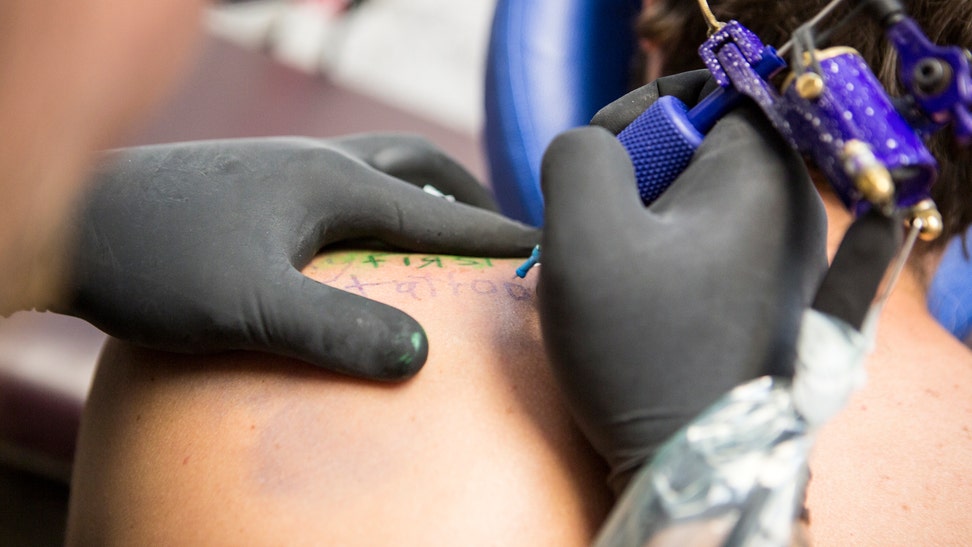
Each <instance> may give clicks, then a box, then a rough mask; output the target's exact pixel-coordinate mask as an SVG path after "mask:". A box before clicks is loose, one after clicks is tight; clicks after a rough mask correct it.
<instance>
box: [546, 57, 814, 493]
mask: <svg viewBox="0 0 972 547" xmlns="http://www.w3.org/2000/svg"><path fill="white" fill-rule="evenodd" d="M705 82H706V78H705V77H704V75H703V77H701V78H700V77H699V74H698V73H692V74H688V75H681V76H679V77H676V78H675V79H665V80H662V81H661V82H660V83H658V84H653V85H651V86H648V87H646V88H643V89H641V90H639V91H637V92H635V93H633V94H631V95H628V96H626V97H624V98H622V99H620V100H619V101H618V102H617V103H614V104H613V105H611V106H609V107H608V108H607V109H605V110H604V111H602V112H601V113H599V114H598V116H597V117H596V118H595V120H594V122H595V123H603V124H605V125H607V126H608V127H610V128H611V129H612V130H613V132H617V131H620V130H621V129H623V127H624V126H625V125H627V123H628V122H630V121H631V119H633V118H634V117H635V116H637V115H638V114H640V112H641V111H643V110H644V109H645V108H647V107H648V106H649V105H650V104H651V103H652V102H653V101H654V100H655V99H657V97H658V95H659V89H664V88H665V87H666V86H670V85H671V84H677V85H674V86H672V87H674V88H677V89H678V90H680V94H681V95H680V98H681V99H682V100H683V101H685V102H687V104H689V105H692V104H694V103H695V102H696V101H697V99H698V94H699V92H701V90H702V88H703V86H704V85H705ZM693 94H694V97H693V96H692V95H693ZM633 104H634V105H636V106H632V105H633ZM542 169H543V170H542V184H543V191H544V197H545V201H546V218H545V224H544V226H545V227H544V235H543V257H542V262H541V266H540V288H539V292H540V317H541V322H542V328H543V334H544V340H545V343H546V346H547V350H548V354H549V355H550V356H551V358H552V360H553V362H554V367H555V372H556V376H557V378H558V382H559V384H560V385H561V387H562V388H563V391H564V394H565V396H566V398H567V400H568V404H569V406H570V408H571V411H572V413H573V414H574V417H575V419H576V420H577V422H578V423H579V425H580V427H581V429H582V430H583V431H584V433H585V434H586V436H587V437H588V439H589V440H590V441H591V442H592V444H593V445H594V447H595V448H596V449H597V450H598V451H599V452H600V454H601V455H602V456H604V458H606V460H607V462H608V464H609V465H610V468H611V484H612V486H613V487H614V488H615V490H616V491H617V492H620V491H621V490H622V489H623V487H624V485H625V484H626V483H627V481H628V480H629V479H630V476H631V474H632V473H633V472H634V471H635V470H636V469H637V468H638V467H639V466H641V465H642V464H643V463H646V460H647V459H649V458H651V457H652V456H653V455H654V452H655V451H656V449H657V448H658V447H659V446H660V444H661V443H663V442H664V441H665V440H666V439H667V438H668V437H669V436H670V435H671V434H673V433H674V432H675V431H676V430H677V429H678V428H679V427H680V426H682V425H683V424H685V423H686V422H687V421H689V420H690V419H691V418H693V417H694V416H695V415H696V414H697V413H698V412H700V411H701V410H703V409H704V408H705V407H707V406H708V405H710V404H711V403H712V402H714V401H715V400H716V399H717V398H718V397H719V396H720V395H722V394H723V393H725V392H726V391H728V390H729V389H731V388H733V387H734V386H736V385H737V384H739V383H741V382H743V381H745V380H748V379H751V378H754V377H757V376H760V375H763V374H775V375H784V376H785V375H789V374H792V371H791V370H790V367H791V364H792V355H793V348H794V343H795V337H796V334H797V330H798V328H799V320H800V315H801V314H802V312H803V310H804V309H805V308H806V307H807V306H808V305H809V303H810V300H811V297H812V295H813V292H814V289H815V288H816V286H817V284H818V281H819V279H820V276H821V275H822V273H823V271H824V269H825V268H826V258H825V234H826V224H825V221H826V219H825V216H824V212H823V205H822V202H821V200H820V198H819V196H818V195H817V194H816V192H815V191H814V188H813V186H812V184H811V182H810V180H809V177H808V175H807V171H806V169H805V167H804V164H803V162H802V160H801V159H800V158H799V157H798V156H797V155H796V154H795V153H794V152H793V151H792V150H791V149H790V148H789V147H788V146H787V145H786V144H785V143H784V142H783V140H782V139H781V138H780V137H778V136H777V134H776V133H775V132H774V130H773V129H772V127H771V126H770V125H769V123H768V122H767V121H766V120H765V119H764V118H763V117H762V115H761V114H760V113H759V112H758V111H757V110H755V109H750V108H747V109H741V110H737V111H736V112H735V113H733V114H730V115H728V116H726V117H725V118H724V119H723V120H721V121H720V122H719V123H718V124H717V125H716V126H715V127H714V128H713V129H712V131H711V132H710V133H709V135H708V136H707V138H706V139H705V141H704V142H703V145H702V146H701V147H700V148H699V150H698V151H697V152H696V154H695V156H694V158H693V160H692V163H691V164H690V165H689V167H688V168H687V169H686V170H685V171H684V173H683V174H682V175H681V176H680V177H679V178H678V179H677V180H676V181H675V182H674V184H673V185H672V186H671V187H670V188H669V189H668V190H667V191H666V193H665V194H663V195H662V196H661V197H660V198H659V199H658V200H657V201H656V202H655V203H653V204H652V205H651V206H650V207H648V208H647V209H646V208H645V207H644V206H643V205H642V203H641V200H640V198H639V196H638V191H637V187H636V184H635V179H634V171H633V168H632V165H631V162H630V160H629V158H628V155H627V153H626V151H625V150H624V148H623V147H622V146H621V145H620V144H619V143H618V141H617V140H616V139H615V136H614V134H613V133H612V131H608V130H605V129H604V128H603V127H586V128H580V129H575V130H572V131H568V132H566V133H564V134H562V135H560V136H559V137H558V138H557V139H555V140H554V142H553V143H552V144H551V145H550V147H549V148H548V149H547V151H546V154H545V156H544V160H543V167H542Z"/></svg>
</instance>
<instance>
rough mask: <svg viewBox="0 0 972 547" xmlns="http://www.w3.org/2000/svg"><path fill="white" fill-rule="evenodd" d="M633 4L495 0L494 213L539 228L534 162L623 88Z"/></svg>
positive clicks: (490, 133) (490, 131)
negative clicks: (556, 139) (498, 211)
mask: <svg viewBox="0 0 972 547" xmlns="http://www.w3.org/2000/svg"><path fill="white" fill-rule="evenodd" d="M640 8H641V0H498V1H497V3H496V12H495V14H494V16H493V26H492V31H491V34H490V43H489V55H488V58H487V64H486V93H485V99H486V120H485V145H486V154H487V162H488V165H489V171H490V179H491V184H492V187H493V190H494V192H495V193H496V199H497V201H499V204H500V208H501V209H502V211H503V212H504V213H505V214H506V215H508V216H510V217H513V218H516V219H518V220H521V221H523V222H527V223H529V224H533V225H534V226H539V225H541V224H542V222H543V198H542V196H541V194H540V160H541V158H542V157H543V152H544V150H545V149H546V147H547V145H548V144H550V141H552V140H553V138H554V137H555V136H556V135H557V134H558V133H560V132H562V131H564V130H566V129H569V128H571V127H577V126H580V125H586V124H587V123H588V121H590V119H591V117H592V116H593V115H594V114H595V113H596V112H597V111H598V110H600V108H601V107H603V106H604V105H606V104H608V103H610V102H611V101H613V100H614V99H617V98H618V97H620V96H621V95H623V94H624V93H625V92H626V91H627V90H628V89H627V88H628V78H629V76H628V74H629V72H630V67H631V61H632V58H633V56H634V52H635V45H636V40H635V35H634V21H635V18H636V17H637V14H638V11H639V10H640Z"/></svg>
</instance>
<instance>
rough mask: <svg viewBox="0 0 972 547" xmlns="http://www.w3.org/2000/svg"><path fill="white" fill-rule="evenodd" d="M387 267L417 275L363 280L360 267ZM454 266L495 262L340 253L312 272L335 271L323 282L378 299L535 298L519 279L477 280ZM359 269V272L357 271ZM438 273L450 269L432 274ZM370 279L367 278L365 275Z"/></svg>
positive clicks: (317, 263) (317, 264) (478, 267)
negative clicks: (387, 294)
mask: <svg viewBox="0 0 972 547" xmlns="http://www.w3.org/2000/svg"><path fill="white" fill-rule="evenodd" d="M384 266H397V267H399V268H401V267H405V268H406V271H414V272H415V273H408V274H404V276H397V277H395V278H394V279H390V280H386V281H377V282H375V281H362V279H361V276H359V275H358V273H351V272H352V271H354V272H358V271H359V270H360V269H361V268H365V269H366V270H368V269H381V268H383V267H384ZM455 267H464V268H467V269H468V268H471V269H473V270H484V269H491V268H493V267H494V265H493V262H492V261H491V260H490V259H488V258H469V257H462V256H445V255H402V254H394V253H357V252H349V253H339V254H335V255H326V256H323V257H320V258H318V259H316V260H315V261H314V262H313V263H312V264H311V269H312V270H316V271H318V272H322V271H324V269H325V268H326V269H327V270H329V273H330V272H334V269H335V268H336V272H334V273H332V274H331V275H329V276H328V277H327V278H318V280H319V281H321V282H322V283H326V284H328V285H331V286H332V287H337V288H341V289H344V290H346V291H349V292H352V293H355V294H359V295H361V296H364V297H366V298H372V297H375V296H376V294H377V293H378V291H389V290H391V291H394V292H396V293H399V294H405V295H408V296H410V297H411V298H413V299H415V300H424V299H426V298H436V297H437V296H439V295H442V294H446V295H450V296H462V295H467V294H478V295H497V296H503V295H505V296H507V297H508V298H511V299H513V300H516V301H521V302H522V301H529V300H531V299H532V298H533V289H532V288H531V287H527V286H525V285H523V284H522V283H521V282H520V281H519V279H517V278H515V277H513V276H512V275H511V279H510V280H509V281H498V280H495V279H487V278H484V277H476V276H475V275H474V274H471V273H470V272H469V271H468V270H467V271H465V272H457V271H455ZM356 268H357V269H356ZM436 270H447V271H446V272H444V273H445V276H443V275H442V273H433V272H435V271H436ZM364 277H365V279H367V276H364Z"/></svg>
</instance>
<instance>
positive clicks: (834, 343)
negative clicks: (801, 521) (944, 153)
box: [596, 0, 972, 546]
mask: <svg viewBox="0 0 972 547" xmlns="http://www.w3.org/2000/svg"><path fill="white" fill-rule="evenodd" d="M840 2H841V0H834V1H832V2H830V3H829V4H827V6H825V7H824V8H823V10H822V11H821V12H820V13H819V14H818V15H817V16H815V17H814V18H813V19H811V20H810V21H808V22H807V23H806V24H804V25H803V26H801V27H800V28H798V29H797V30H796V31H795V32H794V34H793V38H792V40H790V41H789V42H788V43H787V44H785V45H784V46H782V47H781V48H780V49H779V51H777V50H775V49H774V48H773V47H769V46H765V45H764V44H763V43H762V42H761V41H760V40H759V38H757V37H756V36H755V35H754V34H753V33H752V32H750V31H749V30H748V29H746V28H745V27H743V26H742V25H741V24H739V23H738V22H736V21H731V22H729V23H725V24H723V23H720V22H718V21H716V20H715V17H714V16H712V13H711V11H710V10H709V9H708V5H707V3H706V2H705V0H700V1H699V4H700V6H701V8H702V11H703V14H704V15H705V16H706V20H707V23H708V25H709V27H710V37H709V39H708V40H707V41H706V42H705V43H704V44H703V45H702V46H701V47H700V48H699V51H700V54H701V56H702V58H703V60H704V61H705V64H706V66H707V68H708V69H709V71H710V72H711V73H712V75H713V77H714V78H715V80H716V82H717V83H718V84H719V88H718V89H717V90H716V91H715V92H713V93H712V94H710V95H709V96H708V97H706V98H705V99H704V100H702V101H701V102H700V103H699V104H698V105H697V106H695V107H694V108H691V109H689V108H687V107H686V105H685V104H683V103H681V102H680V101H679V100H678V99H675V98H674V97H668V96H666V97H661V98H660V99H658V101H657V102H655V103H654V104H653V105H652V106H651V107H650V108H649V109H648V110H647V111H646V112H644V113H643V114H642V115H641V116H640V117H639V118H637V119H636V120H635V121H634V122H633V123H632V124H631V125H630V126H629V127H628V128H626V129H625V130H624V131H623V132H622V133H621V134H620V135H619V136H618V138H619V139H620V140H621V142H622V143H623V144H624V146H625V148H626V149H627V150H628V152H629V155H630V156H631V158H632V161H633V163H634V165H635V172H636V176H637V180H638V188H639V192H640V194H641V197H642V200H643V201H644V202H645V204H649V203H651V202H652V201H654V200H655V199H657V198H658V196H659V195H661V193H662V192H664V191H665V189H666V188H667V187H668V186H669V185H670V184H671V183H672V182H673V181H674V180H675V179H676V178H677V177H678V175H679V174H680V173H681V172H682V171H683V170H684V169H685V167H686V166H687V165H688V164H689V161H690V160H691V158H692V155H693V153H694V152H695V150H696V149H697V148H698V146H699V145H700V144H701V142H702V139H703V137H704V134H705V133H706V132H708V131H709V129H711V128H712V126H713V125H715V123H716V122H717V121H718V120H719V119H720V118H721V117H722V116H723V115H725V114H726V113H728V112H729V111H731V110H732V109H733V108H734V107H735V106H737V105H738V104H739V102H740V101H741V100H743V98H744V97H748V98H749V99H751V100H752V101H753V102H755V103H756V104H757V105H758V106H759V107H760V108H761V109H762V111H763V112H764V113H765V115H766V116H767V118H769V120H770V122H771V123H772V124H773V126H774V127H775V128H776V130H777V131H778V132H779V134H780V135H781V136H782V137H783V139H785V140H786V141H787V142H788V143H789V144H790V145H791V146H793V147H794V148H795V149H796V150H798V151H799V152H801V153H802V154H804V155H805V156H806V157H808V158H810V159H811V160H812V161H813V162H814V163H815V164H816V166H817V167H818V168H819V169H820V170H821V171H822V172H823V174H824V175H825V176H826V178H827V180H828V181H829V183H830V184H831V186H832V187H833V189H834V191H835V192H836V194H837V195H838V196H839V197H840V199H841V200H842V201H843V203H844V205H845V206H846V207H847V208H848V209H849V210H851V211H852V212H853V213H855V214H856V215H857V220H855V222H854V224H853V225H852V226H851V228H850V229H849V230H848V232H847V234H846V235H845V237H844V241H843V243H842V244H841V248H840V249H839V250H838V252H837V256H836V257H835V259H834V261H833V265H832V266H831V268H830V270H829V271H828V273H827V276H826V277H825V279H824V282H823V287H822V288H821V292H820V293H819V294H818V297H817V300H816V301H815V302H814V304H813V307H812V308H811V309H809V310H807V311H806V312H805V314H804V318H803V322H802V325H801V330H800V334H799V338H798V342H797V348H796V349H797V358H796V363H795V367H794V369H795V371H796V373H795V375H794V377H793V379H792V380H789V379H782V378H770V377H763V378H759V379H756V380H753V381H751V382H749V383H746V384H743V385H741V386H739V387H737V388H736V389H734V390H733V391H731V392H730V393H728V394H726V395H725V396H724V397H723V398H722V399H720V400H719V401H718V402H716V403H715V404H714V405H713V406H712V407H710V408H709V409H708V410H706V411H705V412H704V413H703V414H701V415H700V416H699V417H697V418H696V419H694V420H693V421H692V422H691V423H689V424H688V425H686V426H685V427H684V428H683V429H682V430H681V431H679V432H678V433H677V434H676V435H675V436H674V437H673V438H672V439H670V440H669V442H668V443H666V444H665V445H664V446H663V448H662V449H661V450H660V451H659V452H658V454H657V455H656V457H655V458H654V459H653V460H652V462H651V463H650V464H649V465H646V466H645V467H644V468H643V469H642V470H641V471H640V472H639V473H638V474H637V475H636V477H635V478H634V479H633V481H632V483H631V485H629V487H628V489H627V490H626V491H625V493H624V495H623V496H622V498H621V500H620V501H619V503H618V505H617V506H616V507H615V510H614V511H613V512H612V515H611V516H610V518H609V520H608V522H607V524H606V525H605V526H604V528H603V529H602V530H601V532H600V534H599V536H598V539H597V541H596V545H599V546H621V545H647V544H651V545H667V544H672V545H679V544H684V543H688V542H692V541H697V540H702V541H705V542H706V544H726V545H787V544H790V542H791V540H792V539H793V535H794V532H793V526H792V524H793V521H794V518H795V517H796V516H797V515H798V514H799V513H800V509H801V507H802V499H803V493H804V491H805V486H806V481H807V479H808V475H809V472H808V470H807V457H808V454H809V451H810V447H811V446H812V444H813V439H814V438H815V433H816V431H817V430H818V428H819V427H820V426H821V425H823V423H824V422H826V421H827V420H828V419H829V418H830V417H832V416H833V415H834V414H836V413H837V412H838V411H839V410H840V409H841V408H842V407H843V406H844V404H846V401H847V399H848V398H849V397H850V395H851V394H852V393H853V391H855V390H856V388H857V387H859V386H860V385H861V383H862V382H863V376H864V368H863V361H864V359H865V357H866V355H867V353H868V351H869V349H870V346H871V344H872V340H873V333H874V329H875V325H876V320H877V316H878V315H879V314H880V311H881V307H882V306H883V303H884V300H885V299H886V298H887V296H888V293H889V292H890V290H891V287H892V286H893V284H894V280H895V278H896V277H897V275H898V273H900V271H901V269H902V268H903V266H904V263H905V261H906V259H907V256H908V253H909V252H910V249H911V247H912V245H913V244H914V242H915V240H916V239H917V238H918V237H921V238H922V239H927V240H930V239H934V238H935V237H937V236H938V235H939V234H940V232H941V230H942V221H941V216H940V215H939V213H938V211H937V208H936V206H935V204H934V202H933V201H932V200H931V198H930V189H931V186H932V184H933V183H934V182H935V178H936V176H937V172H938V165H937V163H936V161H935V159H934V158H933V157H932V155H931V153H930V152H929V151H928V149H927V148H926V146H925V144H924V142H925V140H926V139H927V138H928V137H929V136H930V135H931V134H933V133H934V132H936V131H939V130H941V129H944V128H946V127H950V129H951V131H952V132H953V134H954V135H955V137H956V139H957V140H958V141H959V142H960V143H963V144H967V143H968V142H969V141H970V140H972V114H970V107H972V76H970V64H972V54H970V53H969V51H967V50H964V49H962V48H959V47H942V46H937V45H934V44H933V43H932V42H931V41H930V40H929V39H928V38H927V37H926V36H925V35H924V34H923V32H922V30H921V29H920V28H919V26H918V24H917V23H916V22H915V21H914V20H912V19H911V18H909V17H908V16H907V15H906V14H905V11H904V9H903V7H902V5H901V4H900V3H899V2H898V1H897V0H890V1H889V0H857V2H856V5H855V7H854V9H852V10H851V12H850V13H851V15H850V16H853V15H856V14H857V13H858V12H860V11H865V10H866V11H867V12H868V14H869V15H870V16H871V17H873V18H874V19H875V20H876V21H878V22H879V23H880V24H881V25H882V27H883V29H884V33H885V36H886V38H887V40H888V42H889V43H890V44H891V45H892V46H893V47H894V48H895V50H896V51H897V53H898V56H899V67H898V68H899V79H900V83H901V87H902V89H903V94H902V96H901V97H898V98H896V99H891V98H890V97H889V95H888V93H887V92H886V91H885V89H884V88H883V86H882V85H881V83H880V82H879V81H878V79H877V78H876V77H875V76H874V74H873V73H872V72H871V70H870V68H869V67H868V66H867V64H866V63H865V62H864V60H863V58H862V57H861V56H860V55H859V54H858V53H857V52H856V51H855V50H853V49H851V48H848V47H831V48H828V49H824V50H819V49H817V47H816V44H815V43H814V41H815V33H814V27H815V26H816V25H818V24H819V23H820V22H821V21H822V20H823V19H824V18H825V17H826V16H827V15H829V14H830V13H831V12H832V11H833V10H834V9H835V7H836V6H837V5H838V4H839V3H840ZM788 52H789V53H791V55H790V63H789V65H788V64H787V62H786V61H785V60H784V58H783V56H785V55H787V53H788ZM785 69H789V72H788V73H784V70H785ZM777 78H779V79H777ZM771 80H772V81H782V84H781V85H780V87H776V86H775V85H774V84H773V83H771ZM902 213H903V214H904V216H905V217H906V218H907V221H908V225H909V228H910V229H909V231H908V235H907V237H906V239H905V242H904V244H903V245H901V244H900V236H901V229H900V228H899V225H898V222H899V221H898V220H897V219H898V218H899V217H898V215H899V214H902ZM862 249H863V251H862ZM895 253H897V257H896V258H895V259H894V263H893V266H892V267H891V268H890V273H887V274H886V272H887V271H888V268H887V266H888V263H889V262H890V261H891V258H892V256H893V255H894V254H895ZM885 275H886V278H887V280H886V281H884V282H883V283H884V288H883V289H882V293H881V294H880V295H879V296H878V298H877V299H875V300H874V301H873V302H871V297H872V296H873V295H874V294H875V293H876V292H877V290H878V286H879V284H881V283H882V277H883V276H885ZM830 288H836V290H832V291H830V292H829V293H828V291H825V290H824V289H830ZM841 289H843V290H844V291H845V294H848V293H849V294H854V293H855V291H856V292H858V293H861V294H863V295H865V296H866V299H867V301H866V302H864V299H863V298H860V297H859V298H858V299H859V300H861V303H857V304H854V305H851V306H847V305H846V304H845V303H840V302H837V301H838V300H844V299H841V298H828V297H827V294H835V293H837V292H838V291H839V290H841ZM821 295H823V296H821Z"/></svg>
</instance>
